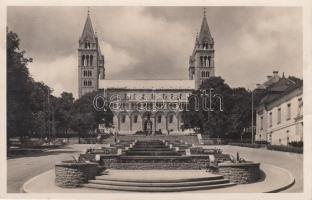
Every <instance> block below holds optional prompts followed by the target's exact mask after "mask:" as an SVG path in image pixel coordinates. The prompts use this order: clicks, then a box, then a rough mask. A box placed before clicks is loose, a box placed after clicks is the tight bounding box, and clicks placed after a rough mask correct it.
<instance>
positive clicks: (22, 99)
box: [7, 32, 33, 148]
mask: <svg viewBox="0 0 312 200" xmlns="http://www.w3.org/2000/svg"><path fill="white" fill-rule="evenodd" d="M24 54H25V51H21V50H20V39H19V38H18V36H17V34H16V33H13V32H8V33H7V134H8V135H7V136H8V137H7V139H8V148H9V138H10V137H13V136H19V137H24V136H27V135H28V134H29V133H30V130H31V123H30V120H31V115H32V113H31V92H32V87H33V84H32V83H33V80H32V78H31V77H30V75H29V71H28V69H27V64H28V63H30V62H32V59H31V58H26V57H25V56H24Z"/></svg>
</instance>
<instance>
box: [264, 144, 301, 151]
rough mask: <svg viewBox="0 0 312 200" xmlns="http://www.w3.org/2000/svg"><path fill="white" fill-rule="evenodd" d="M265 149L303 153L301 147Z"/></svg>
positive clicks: (283, 146)
mask: <svg viewBox="0 0 312 200" xmlns="http://www.w3.org/2000/svg"><path fill="white" fill-rule="evenodd" d="M267 148H268V149H269V150H275V151H285V152H291V153H303V148H302V147H293V146H285V145H268V146H267Z"/></svg>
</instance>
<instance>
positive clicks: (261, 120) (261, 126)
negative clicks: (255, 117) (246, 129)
mask: <svg viewBox="0 0 312 200" xmlns="http://www.w3.org/2000/svg"><path fill="white" fill-rule="evenodd" d="M260 130H263V116H261V117H260Z"/></svg>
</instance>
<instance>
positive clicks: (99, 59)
mask: <svg viewBox="0 0 312 200" xmlns="http://www.w3.org/2000/svg"><path fill="white" fill-rule="evenodd" d="M104 64H105V63H104V56H103V55H102V53H101V50H100V46H99V43H98V37H97V35H96V34H95V32H94V30H93V27H92V23H91V18H90V15H89V13H88V16H87V19H86V22H85V26H84V29H83V32H82V35H81V37H80V39H79V48H78V79H79V80H78V81H79V88H78V90H79V91H78V92H79V98H80V97H81V96H83V95H84V94H86V93H88V92H92V91H97V90H101V91H103V94H104V95H105V98H106V99H108V100H109V101H110V102H112V103H111V109H112V111H113V113H114V119H113V125H114V127H115V129H117V130H118V132H119V133H121V134H135V133H138V132H144V133H147V134H159V133H162V134H188V133H189V132H188V131H187V130H182V129H181V126H182V125H183V123H182V118H181V117H182V111H183V108H185V106H187V102H188V97H189V95H190V94H191V93H192V91H194V90H196V89H198V88H199V87H200V85H201V83H202V82H203V81H204V80H206V79H208V78H209V77H212V76H215V63H214V40H213V37H212V36H211V33H210V30H209V26H208V22H207V19H206V15H205V13H204V16H203V20H202V24H201V29H200V32H199V34H197V35H196V39H195V45H194V49H193V52H192V54H191V56H190V59H189V69H188V70H189V79H185V80H160V79H159V80H157V79H154V80H110V79H106V77H105V67H104ZM142 78H144V77H142Z"/></svg>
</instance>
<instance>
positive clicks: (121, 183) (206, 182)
mask: <svg viewBox="0 0 312 200" xmlns="http://www.w3.org/2000/svg"><path fill="white" fill-rule="evenodd" d="M129 173H130V174H129V177H126V176H125V177H123V175H125V171H120V172H118V171H114V172H113V173H112V174H110V173H109V172H103V173H102V175H100V176H96V177H95V180H89V182H88V183H87V184H83V185H82V186H83V187H87V188H93V189H104V190H119V191H133V192H181V191H193V190H209V189H216V188H224V187H230V186H234V185H235V184H234V183H231V182H230V181H229V180H228V179H225V178H224V177H223V176H221V175H207V174H206V173H203V172H199V171H194V174H191V173H190V172H184V173H183V171H181V173H182V174H180V173H178V172H172V173H171V172H168V171H164V173H162V172H161V171H155V173H154V172H153V170H149V171H147V173H152V174H150V175H146V176H143V177H140V176H136V175H135V174H136V173H135V172H133V171H132V173H131V171H130V172H129ZM201 173H203V174H202V176H200V174H201ZM158 174H159V176H158ZM166 174H168V175H169V174H172V175H173V177H172V178H170V177H168V176H167V175H166ZM138 175H139V174H138ZM177 176H179V177H180V178H176V177H177Z"/></svg>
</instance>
